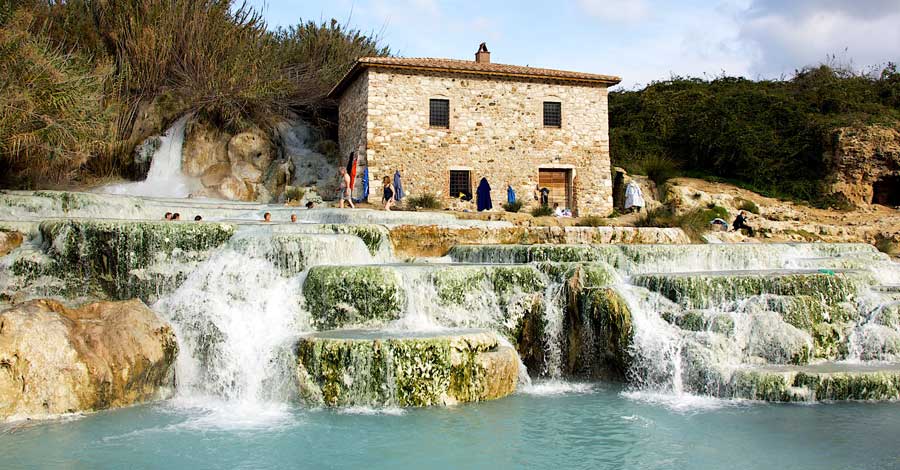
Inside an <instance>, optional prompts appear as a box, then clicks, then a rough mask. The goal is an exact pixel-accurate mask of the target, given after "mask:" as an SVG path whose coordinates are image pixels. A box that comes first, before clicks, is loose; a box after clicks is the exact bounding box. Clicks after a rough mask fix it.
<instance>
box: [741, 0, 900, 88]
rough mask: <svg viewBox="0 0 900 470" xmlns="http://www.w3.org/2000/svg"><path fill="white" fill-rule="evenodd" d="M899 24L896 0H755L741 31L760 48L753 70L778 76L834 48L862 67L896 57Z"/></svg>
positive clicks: (899, 56)
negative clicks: (783, 0) (787, 0)
mask: <svg viewBox="0 0 900 470" xmlns="http://www.w3.org/2000/svg"><path fill="white" fill-rule="evenodd" d="M898 24H900V2H897V1H896V0H868V1H864V0H857V1H847V0H819V1H814V0H798V1H793V2H785V3H782V2H778V1H775V0H755V1H754V2H753V4H752V5H751V6H750V8H749V9H748V10H747V11H746V13H745V16H744V18H743V19H742V24H741V28H740V36H739V37H740V39H741V40H742V41H745V42H746V43H748V45H750V46H751V47H753V48H755V50H756V52H757V53H756V58H757V60H756V61H755V62H754V63H753V65H752V67H751V70H752V71H753V72H754V73H756V74H759V75H764V76H773V75H780V74H784V73H789V72H791V71H793V70H794V69H796V68H801V67H804V66H807V65H814V64H816V63H819V62H822V61H825V60H826V59H827V57H828V56H829V55H831V54H834V55H836V56H837V57H838V59H839V60H841V61H843V62H848V63H849V62H852V65H853V66H854V67H857V68H861V67H867V66H874V65H878V64H882V63H884V62H887V61H897V60H898V59H900V28H898V27H897V25H898ZM847 65H850V64H847Z"/></svg>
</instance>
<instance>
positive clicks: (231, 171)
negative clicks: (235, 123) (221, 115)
mask: <svg viewBox="0 0 900 470" xmlns="http://www.w3.org/2000/svg"><path fill="white" fill-rule="evenodd" d="M182 169H183V171H184V172H185V173H186V174H187V175H189V176H193V177H197V178H200V182H201V183H202V185H203V189H202V190H201V191H200V192H199V193H198V195H200V196H208V197H222V198H225V199H231V200H238V201H259V202H270V201H271V200H273V199H278V198H280V197H281V196H282V195H283V194H284V191H285V188H286V187H287V185H289V184H290V183H291V182H292V178H293V172H294V165H293V162H292V161H291V160H290V159H288V158H281V157H280V148H279V146H278V145H277V144H276V142H275V141H273V139H272V138H271V137H270V136H269V134H268V133H267V132H266V131H264V130H262V129H260V128H258V127H252V128H248V129H245V130H243V131H241V132H239V133H237V134H234V135H232V134H230V133H228V132H226V131H224V130H222V129H221V128H219V127H218V126H216V125H215V124H213V123H210V122H209V121H207V120H204V119H200V118H192V119H191V120H190V121H189V123H188V126H187V129H186V131H185V141H184V149H183V151H182Z"/></svg>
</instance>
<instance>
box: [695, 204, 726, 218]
mask: <svg viewBox="0 0 900 470" xmlns="http://www.w3.org/2000/svg"><path fill="white" fill-rule="evenodd" d="M700 213H701V214H703V215H704V216H705V217H708V218H709V220H707V222H711V221H712V220H713V219H716V218H719V219H722V220H728V219H729V218H730V217H731V215H730V214H729V213H728V209H726V208H724V207H722V206H717V205H715V204H713V203H709V204H708V205H707V206H706V209H705V210H702V211H700Z"/></svg>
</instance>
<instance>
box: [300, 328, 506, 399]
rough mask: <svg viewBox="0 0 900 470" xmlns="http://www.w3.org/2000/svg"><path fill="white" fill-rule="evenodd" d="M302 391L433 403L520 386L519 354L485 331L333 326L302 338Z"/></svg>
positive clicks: (491, 396)
mask: <svg viewBox="0 0 900 470" xmlns="http://www.w3.org/2000/svg"><path fill="white" fill-rule="evenodd" d="M297 350H298V374H297V376H298V380H299V387H300V393H301V396H303V397H304V399H306V400H308V401H310V402H312V403H319V404H324V405H327V406H354V405H363V406H430V405H452V404H456V403H462V402H474V401H482V400H492V399H496V398H501V397H504V396H506V395H509V394H511V393H513V392H514V391H515V388H516V383H517V380H518V364H519V362H518V357H517V356H516V352H515V350H513V348H511V347H509V346H503V345H501V344H500V343H499V342H498V340H497V337H496V336H494V335H493V334H492V333H489V332H487V331H483V330H462V331H448V332H441V333H434V334H428V333H399V334H393V335H392V334H390V333H387V332H384V331H373V330H335V331H330V332H323V333H319V334H316V335H313V336H309V337H306V338H303V339H301V340H300V343H299V345H298V347H297Z"/></svg>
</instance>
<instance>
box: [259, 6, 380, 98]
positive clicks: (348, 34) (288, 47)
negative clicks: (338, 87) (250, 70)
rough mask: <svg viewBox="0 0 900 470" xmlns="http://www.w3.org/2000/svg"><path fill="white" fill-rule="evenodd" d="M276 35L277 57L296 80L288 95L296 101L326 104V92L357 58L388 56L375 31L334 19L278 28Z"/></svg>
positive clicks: (289, 74) (292, 78) (293, 79)
mask: <svg viewBox="0 0 900 470" xmlns="http://www.w3.org/2000/svg"><path fill="white" fill-rule="evenodd" d="M275 39H276V41H277V42H278V44H279V60H280V62H281V63H282V64H284V65H285V67H286V68H287V72H288V76H289V77H290V79H291V80H292V81H293V82H294V83H295V84H297V87H296V89H295V90H294V95H293V96H292V97H291V98H292V101H293V102H294V103H296V104H298V105H307V106H319V105H323V104H327V101H326V99H325V98H326V96H327V94H328V92H329V91H331V88H332V87H334V85H335V84H337V82H338V81H339V80H340V79H341V78H342V77H343V76H344V74H345V73H347V71H348V70H349V69H350V67H351V66H352V65H353V63H354V62H355V61H356V59H358V58H360V57H363V56H387V55H390V52H391V51H390V49H389V48H388V47H384V46H381V45H380V44H379V42H380V38H379V36H378V34H376V33H370V34H364V33H363V32H361V31H359V30H356V29H353V28H350V27H348V26H347V25H342V24H340V23H338V22H337V20H334V19H332V20H331V21H329V22H322V23H316V22H314V21H307V22H305V23H304V22H301V23H299V24H297V25H295V26H290V27H288V28H280V29H278V30H277V31H276V32H275Z"/></svg>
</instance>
